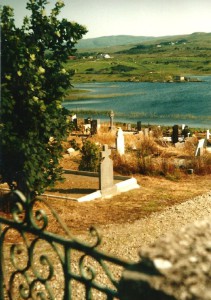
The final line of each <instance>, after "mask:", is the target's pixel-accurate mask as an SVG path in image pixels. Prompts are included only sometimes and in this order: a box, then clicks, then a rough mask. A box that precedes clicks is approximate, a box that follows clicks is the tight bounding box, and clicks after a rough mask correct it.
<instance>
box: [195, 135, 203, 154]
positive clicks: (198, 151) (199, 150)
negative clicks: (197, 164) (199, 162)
mask: <svg viewBox="0 0 211 300" xmlns="http://www.w3.org/2000/svg"><path fill="white" fill-rule="evenodd" d="M204 143H205V139H200V140H199V141H198V145H197V147H196V151H195V156H202V155H203V151H204Z"/></svg>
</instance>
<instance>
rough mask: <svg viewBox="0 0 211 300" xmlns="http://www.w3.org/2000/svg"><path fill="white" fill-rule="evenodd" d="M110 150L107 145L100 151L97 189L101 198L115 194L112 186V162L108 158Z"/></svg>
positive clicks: (115, 188) (114, 187)
mask: <svg viewBox="0 0 211 300" xmlns="http://www.w3.org/2000/svg"><path fill="white" fill-rule="evenodd" d="M110 155H111V150H110V149H108V145H103V151H101V153H100V156H101V161H100V173H99V189H100V190H101V194H102V196H106V195H114V194H115V193H117V187H116V186H115V185H114V174H113V161H112V159H111V158H110V157H109V156H110Z"/></svg>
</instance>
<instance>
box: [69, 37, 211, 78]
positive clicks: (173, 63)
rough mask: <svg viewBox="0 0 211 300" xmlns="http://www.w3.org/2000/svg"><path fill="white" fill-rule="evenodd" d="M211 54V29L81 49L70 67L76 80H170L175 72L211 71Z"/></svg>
mask: <svg viewBox="0 0 211 300" xmlns="http://www.w3.org/2000/svg"><path fill="white" fill-rule="evenodd" d="M157 45H161V47H158V46H157ZM97 53H108V54H110V56H111V58H110V59H103V58H97ZM89 56H91V58H89ZM83 57H85V58H83ZM210 57H211V33H194V34H191V35H183V36H172V37H163V38H159V39H157V40H152V41H145V42H142V43H141V44H134V45H132V44H130V45H121V46H118V45H117V46H112V47H104V48H98V49H91V50H89V51H87V52H84V51H79V52H78V58H77V59H76V60H73V61H71V60H70V61H69V62H68V64H67V68H69V69H74V70H75V72H76V73H75V76H74V78H73V82H89V81H101V82H102V81H166V80H167V81H168V80H171V78H172V76H174V75H182V76H188V75H207V74H211V58H210Z"/></svg>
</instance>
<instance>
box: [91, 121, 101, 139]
mask: <svg viewBox="0 0 211 300" xmlns="http://www.w3.org/2000/svg"><path fill="white" fill-rule="evenodd" d="M99 128H100V120H99V119H98V120H92V121H91V134H92V135H93V134H97V132H98V129H99Z"/></svg>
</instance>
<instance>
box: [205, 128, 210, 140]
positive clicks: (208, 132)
mask: <svg viewBox="0 0 211 300" xmlns="http://www.w3.org/2000/svg"><path fill="white" fill-rule="evenodd" d="M206 138H207V140H209V138H210V130H209V129H208V130H207V132H206Z"/></svg>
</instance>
